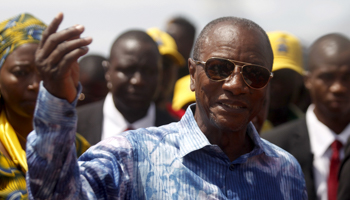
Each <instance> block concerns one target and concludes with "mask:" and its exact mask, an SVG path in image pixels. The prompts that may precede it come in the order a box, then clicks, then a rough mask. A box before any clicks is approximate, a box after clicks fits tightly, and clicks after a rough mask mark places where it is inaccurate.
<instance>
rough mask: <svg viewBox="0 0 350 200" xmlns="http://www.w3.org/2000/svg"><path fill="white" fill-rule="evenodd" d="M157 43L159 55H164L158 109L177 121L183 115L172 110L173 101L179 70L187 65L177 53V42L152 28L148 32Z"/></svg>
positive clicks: (157, 99)
mask: <svg viewBox="0 0 350 200" xmlns="http://www.w3.org/2000/svg"><path fill="white" fill-rule="evenodd" d="M146 32H147V34H148V35H150V36H151V37H152V38H153V40H154V41H155V42H156V43H157V45H158V49H159V53H160V54H161V55H162V67H163V73H162V81H161V82H160V84H159V87H160V88H159V94H158V97H157V98H156V99H155V103H156V106H157V108H159V109H161V110H163V111H165V112H168V113H169V114H170V115H171V116H173V117H174V118H176V119H180V118H181V116H182V115H181V114H180V113H178V112H176V111H175V110H173V109H172V106H171V99H172V94H173V92H174V86H175V82H176V80H177V76H178V70H179V68H181V67H184V65H185V59H184V58H183V57H182V55H181V54H180V53H179V52H178V51H177V46H176V43H175V40H174V39H173V38H172V37H171V36H170V35H169V34H167V33H166V32H164V31H161V30H159V29H158V28H150V29H148V30H147V31H146Z"/></svg>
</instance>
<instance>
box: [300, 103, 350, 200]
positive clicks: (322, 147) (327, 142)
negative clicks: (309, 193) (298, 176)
mask: <svg viewBox="0 0 350 200" xmlns="http://www.w3.org/2000/svg"><path fill="white" fill-rule="evenodd" d="M314 109H315V105H313V104H312V105H310V106H309V108H308V110H307V112H306V124H307V129H308V132H309V136H310V143H311V144H310V145H311V152H312V153H313V154H314V160H313V173H314V177H315V189H316V195H317V199H319V200H327V199H328V197H327V179H328V174H329V165H330V158H331V155H332V151H331V147H330V146H331V144H332V143H333V142H334V140H339V141H340V142H341V143H342V144H343V148H341V150H340V159H343V158H344V146H345V144H346V142H347V139H348V137H349V136H350V124H349V125H348V126H347V127H346V128H345V129H344V130H343V131H342V132H341V133H340V134H339V135H337V134H335V133H334V132H333V131H332V130H331V129H329V128H328V127H327V126H326V125H324V124H323V123H322V122H320V121H319V120H318V119H317V117H316V115H315V113H314Z"/></svg>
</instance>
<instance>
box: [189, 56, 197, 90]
mask: <svg viewBox="0 0 350 200" xmlns="http://www.w3.org/2000/svg"><path fill="white" fill-rule="evenodd" d="M188 71H189V72H190V89H191V91H192V92H194V91H195V88H196V87H195V85H196V79H195V74H196V63H195V62H194V61H193V59H192V58H189V59H188Z"/></svg>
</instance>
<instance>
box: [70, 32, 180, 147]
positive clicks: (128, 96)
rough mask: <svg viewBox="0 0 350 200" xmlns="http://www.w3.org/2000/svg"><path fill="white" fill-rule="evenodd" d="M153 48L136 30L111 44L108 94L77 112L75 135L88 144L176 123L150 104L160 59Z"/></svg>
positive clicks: (154, 89)
mask: <svg viewBox="0 0 350 200" xmlns="http://www.w3.org/2000/svg"><path fill="white" fill-rule="evenodd" d="M153 47H157V44H156V43H155V42H154V41H153V40H152V38H151V37H150V36H149V35H147V33H145V32H143V31H137V30H132V31H127V32H125V33H123V34H121V35H120V36H119V37H118V38H117V39H116V40H115V42H114V43H113V45H112V48H111V52H110V58H109V62H108V64H107V72H106V75H105V77H106V80H107V86H108V87H109V93H108V94H107V96H106V98H105V99H104V100H102V101H98V102H96V103H92V104H88V105H85V106H81V107H79V108H78V109H77V110H78V126H77V132H78V133H80V134H82V135H83V136H84V137H85V138H86V139H87V140H88V141H89V142H90V144H92V145H93V144H96V143H97V142H99V141H101V140H103V139H106V138H109V137H111V136H113V135H115V134H120V133H122V132H124V131H125V130H129V129H137V128H146V127H150V126H161V125H164V124H168V123H170V122H174V121H176V120H175V119H174V118H173V117H171V116H170V115H169V114H168V113H167V112H164V111H162V110H160V109H158V108H157V107H156V105H155V103H154V99H155V97H156V96H157V94H158V90H159V89H158V88H159V85H160V83H161V75H162V63H161V61H162V58H161V56H160V55H159V51H158V49H156V50H154V48H153ZM182 62H183V61H182Z"/></svg>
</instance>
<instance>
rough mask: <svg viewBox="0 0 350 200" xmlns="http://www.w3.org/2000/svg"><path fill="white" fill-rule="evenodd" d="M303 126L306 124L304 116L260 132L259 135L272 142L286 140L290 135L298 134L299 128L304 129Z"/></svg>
mask: <svg viewBox="0 0 350 200" xmlns="http://www.w3.org/2000/svg"><path fill="white" fill-rule="evenodd" d="M304 126H306V121H305V118H301V119H297V120H293V121H291V122H288V123H285V124H282V125H280V126H277V127H275V128H274V129H272V130H269V131H266V132H264V133H262V134H261V137H262V138H264V139H266V140H268V141H270V142H272V143H274V144H276V143H279V142H281V141H288V140H289V139H290V138H291V137H295V136H296V135H297V134H300V129H304Z"/></svg>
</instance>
